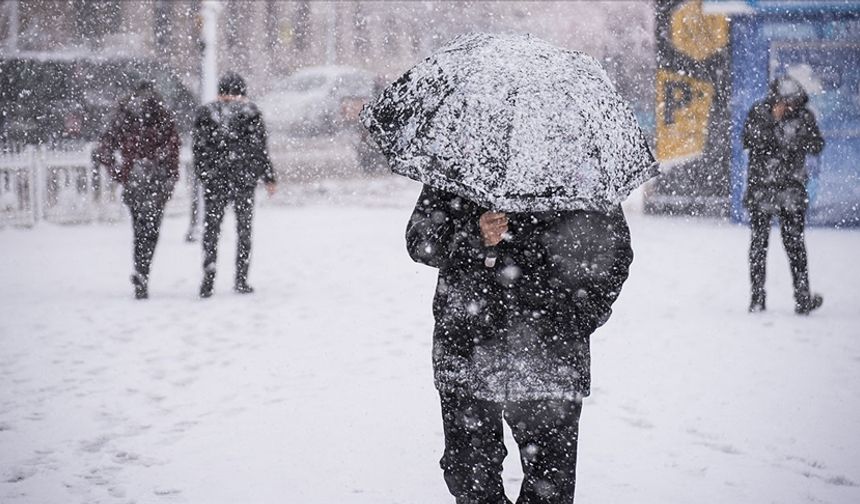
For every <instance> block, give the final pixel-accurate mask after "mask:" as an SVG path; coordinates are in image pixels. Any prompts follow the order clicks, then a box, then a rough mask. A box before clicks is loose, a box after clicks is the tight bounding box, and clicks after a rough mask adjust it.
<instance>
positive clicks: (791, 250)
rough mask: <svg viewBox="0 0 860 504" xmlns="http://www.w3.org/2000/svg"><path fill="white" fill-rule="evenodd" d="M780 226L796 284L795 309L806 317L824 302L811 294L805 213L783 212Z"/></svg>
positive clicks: (792, 276) (780, 217)
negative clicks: (805, 234)
mask: <svg viewBox="0 0 860 504" xmlns="http://www.w3.org/2000/svg"><path fill="white" fill-rule="evenodd" d="M779 226H780V231H781V234H782V244H783V245H784V246H785V252H786V254H787V255H788V264H789V267H790V268H791V279H792V282H793V284H794V308H795V311H796V312H797V313H801V314H804V315H805V314H807V313H809V312H810V311H812V310H814V309H816V308H818V307H819V306H821V301H822V300H821V296H818V295H812V294H810V292H809V263H808V259H807V255H806V242H805V238H804V228H805V227H806V215H805V214H804V212H792V211H782V212H780V214H779Z"/></svg>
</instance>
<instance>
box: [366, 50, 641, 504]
mask: <svg viewBox="0 0 860 504" xmlns="http://www.w3.org/2000/svg"><path fill="white" fill-rule="evenodd" d="M362 120H363V123H364V124H365V126H366V127H367V128H368V129H369V131H370V132H371V135H372V136H373V138H374V139H375V140H376V142H377V143H378V144H379V146H380V149H381V150H382V152H383V153H385V154H386V156H387V157H388V159H389V162H390V165H391V168H392V170H393V171H395V172H396V173H399V174H402V175H406V176H408V177H410V178H413V179H415V180H418V181H420V182H422V183H423V184H424V186H423V189H422V191H421V195H420V196H419V198H418V203H417V204H416V206H415V209H414V211H413V212H412V216H411V218H410V220H409V223H408V225H407V230H406V243H407V249H408V252H409V254H410V256H411V257H412V258H413V259H414V260H415V261H418V262H420V263H424V264H427V265H429V266H432V267H435V268H438V269H439V280H438V284H437V287H436V295H435V298H434V302H433V313H434V316H435V319H436V326H435V330H434V334H433V368H434V377H435V384H436V388H437V389H438V391H439V395H440V402H441V409H442V425H443V432H444V436H445V450H444V455H443V457H442V460H441V466H442V469H443V472H444V476H445V482H446V483H447V485H448V489H449V491H450V492H451V494H452V495H453V496H454V497H455V499H456V502H457V503H458V504H467V503H476V504H477V503H493V504H495V503H505V502H510V501H509V500H508V499H507V497H506V496H505V493H504V488H503V485H502V477H501V472H502V460H503V459H504V457H505V455H506V451H505V446H504V440H503V430H502V422H503V421H507V423H508V424H509V425H510V427H511V430H512V432H513V434H514V438H515V439H516V441H517V444H518V445H519V449H520V453H519V455H520V459H521V462H522V466H523V471H524V479H523V483H522V488H521V490H520V495H519V499H518V500H517V502H518V503H568V502H573V497H574V489H575V484H576V456H577V442H578V438H579V417H580V413H581V408H582V399H583V398H584V397H586V396H588V395H589V393H590V382H591V378H590V350H589V339H590V336H591V334H592V333H593V332H594V331H595V330H596V329H597V328H598V327H600V326H601V325H602V324H604V323H605V322H606V321H607V320H608V318H609V316H610V314H611V313H612V309H611V306H612V304H613V302H614V301H615V299H616V298H617V297H618V295H619V293H620V290H621V286H622V285H623V283H624V281H625V280H626V278H627V275H628V269H629V266H630V264H631V261H632V259H633V252H632V249H631V247H630V235H629V231H628V228H627V224H626V221H625V218H624V214H623V211H622V209H621V206H620V202H621V201H622V200H623V199H625V198H626V196H627V195H628V194H629V192H630V191H631V190H632V189H633V188H635V187H637V186H638V185H640V184H641V183H642V182H644V181H645V180H647V179H648V178H650V177H652V176H653V175H655V174H656V163H655V161H654V158H653V156H652V155H651V153H650V150H649V149H648V146H647V143H646V141H645V138H644V135H643V134H642V131H641V129H640V128H639V126H638V124H637V123H636V120H635V118H634V116H633V114H632V112H631V110H630V108H629V107H628V106H627V105H626V104H625V103H624V102H623V100H622V99H621V98H620V97H619V96H618V94H617V93H616V92H615V90H614V88H613V86H612V84H611V83H610V81H609V79H608V77H607V76H606V73H605V72H604V70H603V69H602V68H601V67H600V65H599V64H598V63H597V62H596V61H595V60H594V59H593V58H591V57H589V56H587V55H584V54H581V53H576V52H570V51H566V50H563V49H559V48H557V47H554V46H552V45H550V44H548V43H546V42H543V41H540V40H538V39H535V38H532V37H528V36H519V35H504V36H503V35H487V34H470V35H464V36H461V37H458V38H456V39H454V40H453V41H451V42H450V43H449V44H447V45H446V46H444V47H443V48H442V49H440V50H439V51H438V52H436V53H435V54H433V55H431V56H430V57H429V58H427V59H426V60H425V61H424V62H422V63H420V64H418V65H416V66H415V67H413V68H412V69H411V70H410V71H409V72H407V73H406V74H405V75H403V76H402V77H401V78H400V79H398V80H397V81H395V82H394V83H393V84H391V85H390V86H389V87H388V88H386V89H385V90H384V91H383V92H382V94H381V95H380V97H379V98H378V99H377V100H376V101H375V102H374V103H372V104H370V105H368V106H367V107H365V109H364V111H363V112H362Z"/></svg>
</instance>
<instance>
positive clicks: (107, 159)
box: [92, 108, 125, 180]
mask: <svg viewBox="0 0 860 504" xmlns="http://www.w3.org/2000/svg"><path fill="white" fill-rule="evenodd" d="M124 119H125V115H124V113H123V109H122V108H118V109H117V110H116V111H115V112H114V115H113V117H112V118H111V121H110V123H109V124H108V126H107V128H105V130H104V131H103V132H102V134H101V135H100V136H99V140H98V143H97V144H96V147H95V149H93V152H92V160H93V163H96V164H102V165H104V166H106V167H107V168H108V173H109V174H110V176H111V177H112V178H113V179H115V180H119V177H120V170H119V167H118V166H116V160H115V159H114V153H115V152H116V151H117V150H119V149H120V147H121V145H122V131H123V127H122V125H123V122H124Z"/></svg>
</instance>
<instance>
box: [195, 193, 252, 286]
mask: <svg viewBox="0 0 860 504" xmlns="http://www.w3.org/2000/svg"><path fill="white" fill-rule="evenodd" d="M230 203H232V204H233V210H234V212H235V213H236V234H237V238H238V240H237V241H238V244H237V247H236V249H237V250H236V284H243V283H246V282H247V280H248V268H249V267H250V262H251V221H252V220H253V218H254V187H250V188H246V189H240V190H231V191H222V190H212V189H211V188H209V187H204V189H203V208H204V211H205V215H204V218H203V270H204V272H205V273H206V274H209V275H212V276H214V274H215V263H216V260H217V259H218V238H219V237H220V236H221V222H222V221H223V220H224V210H225V209H226V208H227V205H229V204H230Z"/></svg>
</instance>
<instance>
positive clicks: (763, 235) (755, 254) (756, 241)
mask: <svg viewBox="0 0 860 504" xmlns="http://www.w3.org/2000/svg"><path fill="white" fill-rule="evenodd" d="M749 214H750V231H751V233H750V234H751V239H750V252H749V263H750V283H751V286H752V300H751V301H750V308H749V309H750V311H751V312H756V311H762V310H764V309H765V298H766V294H765V290H764V281H765V275H766V271H767V245H768V239H769V237H770V222H771V220H772V216H771V215H770V214H769V213H766V212H762V211H761V210H758V209H750V212H749Z"/></svg>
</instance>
